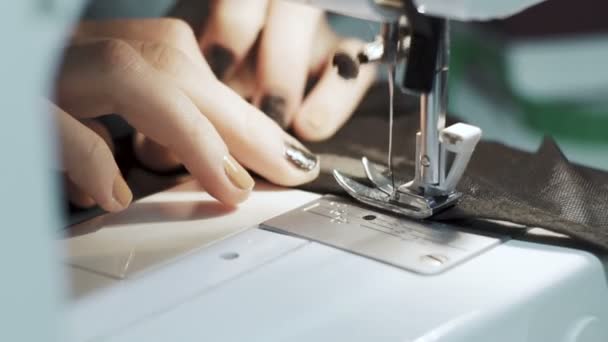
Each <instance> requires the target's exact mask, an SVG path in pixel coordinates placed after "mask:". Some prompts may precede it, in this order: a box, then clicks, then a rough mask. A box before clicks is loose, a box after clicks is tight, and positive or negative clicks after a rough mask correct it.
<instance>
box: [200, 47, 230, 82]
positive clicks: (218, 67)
mask: <svg viewBox="0 0 608 342" xmlns="http://www.w3.org/2000/svg"><path fill="white" fill-rule="evenodd" d="M205 58H207V61H208V62H209V66H210V67H211V70H212V71H213V73H214V74H215V76H216V77H217V78H218V79H222V78H223V77H224V76H225V74H226V71H228V69H229V68H230V67H231V66H232V64H233V63H234V54H233V53H232V52H231V51H230V50H228V49H226V48H224V47H222V46H219V45H211V46H210V47H209V48H207V50H205Z"/></svg>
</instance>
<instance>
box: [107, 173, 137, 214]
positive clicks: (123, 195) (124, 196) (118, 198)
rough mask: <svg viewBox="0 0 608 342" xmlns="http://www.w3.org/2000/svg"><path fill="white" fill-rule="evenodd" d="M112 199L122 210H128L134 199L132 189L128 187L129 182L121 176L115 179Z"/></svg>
mask: <svg viewBox="0 0 608 342" xmlns="http://www.w3.org/2000/svg"><path fill="white" fill-rule="evenodd" d="M112 197H113V198H114V201H115V202H117V203H118V204H119V205H120V206H122V208H123V209H124V208H126V207H127V206H128V205H129V204H130V203H131V200H132V199H133V194H132V193H131V189H129V186H128V185H127V182H125V180H124V179H123V178H122V176H121V175H118V176H116V179H114V186H113V187H112Z"/></svg>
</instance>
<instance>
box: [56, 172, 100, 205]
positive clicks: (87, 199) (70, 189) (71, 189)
mask: <svg viewBox="0 0 608 342" xmlns="http://www.w3.org/2000/svg"><path fill="white" fill-rule="evenodd" d="M65 178H66V179H65V181H64V184H65V191H66V194H67V195H68V199H69V200H70V203H72V204H73V205H75V206H76V207H78V208H85V209H88V208H91V207H93V206H95V205H96V204H97V203H96V202H95V200H94V199H93V197H91V196H89V195H88V194H87V193H86V192H84V191H82V190H81V189H80V188H79V187H78V186H77V185H76V184H74V182H72V181H71V180H70V179H69V178H68V177H67V176H66V177H65Z"/></svg>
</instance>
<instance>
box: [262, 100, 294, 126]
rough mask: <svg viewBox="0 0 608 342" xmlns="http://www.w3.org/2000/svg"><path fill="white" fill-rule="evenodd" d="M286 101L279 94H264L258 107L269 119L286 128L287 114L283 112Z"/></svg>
mask: <svg viewBox="0 0 608 342" xmlns="http://www.w3.org/2000/svg"><path fill="white" fill-rule="evenodd" d="M286 107H287V102H286V101H285V99H284V98H283V97H281V96H275V95H266V96H264V97H263V98H262V101H261V102H260V109H261V110H262V112H264V113H266V115H268V116H269V117H270V118H271V119H273V120H274V121H275V122H276V123H278V124H279V126H281V128H283V129H285V128H287V115H286V113H285V110H286Z"/></svg>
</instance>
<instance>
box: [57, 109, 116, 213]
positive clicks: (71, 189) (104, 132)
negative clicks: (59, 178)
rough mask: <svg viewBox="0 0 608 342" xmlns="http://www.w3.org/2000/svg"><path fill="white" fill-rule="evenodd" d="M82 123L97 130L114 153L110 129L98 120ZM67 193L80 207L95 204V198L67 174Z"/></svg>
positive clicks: (89, 206) (73, 202) (94, 130)
mask: <svg viewBox="0 0 608 342" xmlns="http://www.w3.org/2000/svg"><path fill="white" fill-rule="evenodd" d="M82 124H83V125H84V126H86V127H88V128H89V129H90V130H92V131H93V132H95V133H96V134H97V135H98V136H99V137H101V138H102V139H103V140H104V142H105V143H106V145H107V146H108V148H109V149H110V151H111V152H112V154H113V153H114V142H113V141H112V136H111V134H110V131H108V129H107V128H106V127H105V126H104V125H103V124H102V123H100V122H98V121H96V120H86V121H83V122H82ZM64 183H65V187H66V193H67V195H68V198H69V200H70V202H72V204H74V205H75V206H77V207H79V208H91V207H93V206H94V205H95V204H97V203H96V202H95V200H94V199H93V198H92V197H91V196H89V195H88V194H87V193H86V192H84V191H83V190H82V189H80V188H79V187H78V186H77V185H76V184H74V182H73V181H71V180H70V179H69V177H67V176H66V180H65V182H64Z"/></svg>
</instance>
